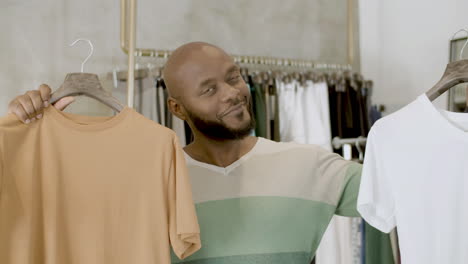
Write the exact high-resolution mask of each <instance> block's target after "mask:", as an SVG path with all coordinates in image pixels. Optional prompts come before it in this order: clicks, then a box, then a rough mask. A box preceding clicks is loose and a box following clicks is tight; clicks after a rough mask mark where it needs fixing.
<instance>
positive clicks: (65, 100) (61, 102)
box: [54, 96, 75, 111]
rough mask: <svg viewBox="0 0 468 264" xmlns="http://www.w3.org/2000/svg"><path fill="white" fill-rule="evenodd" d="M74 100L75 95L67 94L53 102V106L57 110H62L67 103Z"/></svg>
mask: <svg viewBox="0 0 468 264" xmlns="http://www.w3.org/2000/svg"><path fill="white" fill-rule="evenodd" d="M74 101H75V97H73V96H68V97H64V98H62V99H60V100H58V101H57V102H56V103H55V104H54V107H55V108H57V109H58V110H60V111H62V110H63V109H65V108H67V106H68V105H70V104H71V103H73V102H74Z"/></svg>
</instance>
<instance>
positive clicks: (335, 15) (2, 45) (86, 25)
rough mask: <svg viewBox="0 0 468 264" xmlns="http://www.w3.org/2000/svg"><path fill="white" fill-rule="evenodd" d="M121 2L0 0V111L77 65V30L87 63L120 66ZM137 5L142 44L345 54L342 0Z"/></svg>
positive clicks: (106, 68) (336, 57)
mask: <svg viewBox="0 0 468 264" xmlns="http://www.w3.org/2000/svg"><path fill="white" fill-rule="evenodd" d="M119 2H120V1H118V0H98V1H96V0H80V1H76V0H75V1H73V0H29V1H26V0H2V1H0V25H2V34H1V41H0V58H1V60H2V63H1V64H0V87H1V89H0V115H2V114H3V113H4V112H5V111H6V104H7V102H8V101H9V100H11V99H12V98H13V97H14V96H15V95H18V94H20V93H23V92H25V91H26V90H29V89H35V88H36V87H37V86H38V85H39V84H41V83H48V84H50V85H51V86H52V87H53V88H57V87H58V86H59V85H60V84H61V83H62V82H63V78H64V76H65V74H66V73H68V72H74V71H79V68H80V63H81V60H82V59H83V58H84V57H85V56H86V54H87V52H88V48H87V46H86V45H84V44H80V45H77V47H74V48H69V47H67V44H68V43H70V42H72V41H73V40H74V39H76V38H78V37H86V38H89V39H91V40H92V41H93V43H94V45H95V55H94V56H93V57H92V58H91V60H90V61H89V63H88V64H87V65H86V67H85V71H88V72H94V73H97V74H99V75H100V76H102V78H101V80H103V81H106V80H105V76H106V73H108V72H110V71H112V69H113V68H114V67H117V66H119V67H120V68H121V69H123V68H125V67H126V66H125V65H126V56H124V54H123V53H122V51H121V50H120V47H119V30H120V28H119V15H120V4H119ZM137 6H138V27H137V28H138V30H137V46H138V47H141V48H158V49H174V48H176V47H177V46H179V45H180V44H182V43H185V42H188V41H194V40H203V41H208V42H211V43H214V44H217V45H219V46H221V47H223V48H225V49H226V50H227V51H228V52H231V53H235V54H246V55H260V56H262V55H263V56H277V57H292V58H302V59H313V60H318V61H326V62H332V63H341V62H345V61H346V0H327V1H321V0H313V1H312V0H290V1H282V0H255V1H252V0H236V1H227V0H177V1H162V0H160V1H154V0H139V1H138V5H137ZM105 85H106V86H112V85H111V82H110V81H106V84H105ZM75 106H80V104H74V107H75ZM72 109H73V108H72ZM76 110H77V111H76V112H80V113H86V114H99V113H101V112H103V111H105V108H103V107H102V106H101V105H100V104H97V103H96V104H94V103H92V102H90V101H89V102H88V101H86V103H83V104H82V107H76Z"/></svg>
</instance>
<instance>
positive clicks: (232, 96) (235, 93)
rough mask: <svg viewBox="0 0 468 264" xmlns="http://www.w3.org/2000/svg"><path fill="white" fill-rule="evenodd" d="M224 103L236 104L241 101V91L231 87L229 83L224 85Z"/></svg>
mask: <svg viewBox="0 0 468 264" xmlns="http://www.w3.org/2000/svg"><path fill="white" fill-rule="evenodd" d="M221 90H222V92H223V95H222V99H221V100H222V102H223V103H228V102H235V101H237V100H239V94H240V90H239V89H237V88H236V87H234V86H232V85H229V84H227V83H223V84H222V89H221Z"/></svg>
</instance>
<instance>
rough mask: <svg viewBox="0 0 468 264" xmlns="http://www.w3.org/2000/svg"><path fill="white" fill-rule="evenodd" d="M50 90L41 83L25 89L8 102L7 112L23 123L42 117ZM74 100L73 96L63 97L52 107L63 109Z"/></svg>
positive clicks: (47, 104) (47, 103)
mask: <svg viewBox="0 0 468 264" xmlns="http://www.w3.org/2000/svg"><path fill="white" fill-rule="evenodd" d="M51 93H52V90H51V89H50V87H49V86H48V85H47V84H42V85H41V86H39V88H38V89H37V90H31V91H27V92H26V93H25V94H23V95H20V96H17V97H16V98H15V99H13V100H12V101H11V102H10V103H9V104H8V113H9V114H14V115H16V116H17V117H18V119H19V120H21V121H22V122H23V123H25V124H29V123H31V122H34V121H36V120H37V119H40V118H42V113H43V110H44V108H45V107H48V106H49V100H50V95H51ZM74 101H75V99H74V97H64V98H62V99H60V100H59V101H57V103H55V104H54V107H55V108H57V109H59V110H63V109H65V108H66V107H67V106H68V105H69V104H71V103H73V102H74Z"/></svg>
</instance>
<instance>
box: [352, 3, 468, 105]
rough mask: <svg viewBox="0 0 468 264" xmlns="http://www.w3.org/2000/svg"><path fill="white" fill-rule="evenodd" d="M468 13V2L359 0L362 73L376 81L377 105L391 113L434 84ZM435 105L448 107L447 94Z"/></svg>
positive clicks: (442, 71) (465, 23)
mask: <svg viewBox="0 0 468 264" xmlns="http://www.w3.org/2000/svg"><path fill="white" fill-rule="evenodd" d="M467 10H468V1H466V0H431V1H427V0H412V1H405V0H393V1H385V0H360V2H359V13H360V23H359V24H360V46H361V65H362V66H361V70H362V73H363V75H364V76H366V77H367V78H369V79H371V80H373V81H374V84H375V85H374V87H375V89H374V94H373V98H372V99H373V103H377V104H385V105H386V106H387V109H388V111H387V112H386V114H388V113H389V112H393V111H395V110H397V109H399V108H401V107H402V106H404V105H406V104H408V103H409V102H411V101H413V100H414V99H416V97H417V96H418V95H420V94H423V93H424V92H426V91H427V90H429V89H430V88H431V87H432V86H434V85H435V84H436V82H437V81H438V80H439V79H440V78H441V77H442V75H443V73H444V70H445V66H446V64H447V63H448V59H449V49H448V47H449V44H448V43H449V40H450V38H451V36H452V34H453V33H455V32H456V31H457V30H459V29H461V28H466V27H468V16H467ZM460 36H464V35H462V34H460ZM467 52H468V51H467ZM436 104H437V105H438V106H439V107H443V108H445V107H446V106H447V96H446V95H444V96H441V97H440V98H439V99H437V100H436Z"/></svg>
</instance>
